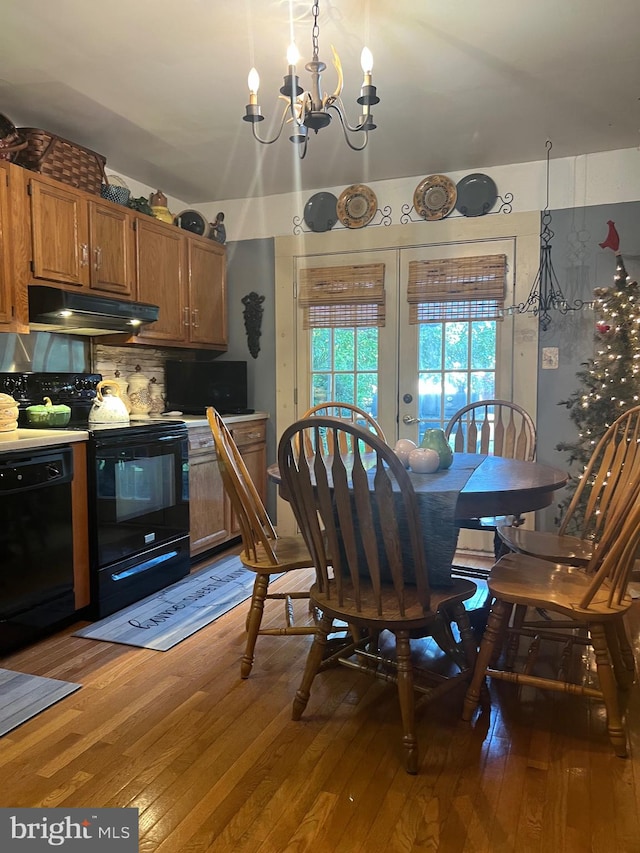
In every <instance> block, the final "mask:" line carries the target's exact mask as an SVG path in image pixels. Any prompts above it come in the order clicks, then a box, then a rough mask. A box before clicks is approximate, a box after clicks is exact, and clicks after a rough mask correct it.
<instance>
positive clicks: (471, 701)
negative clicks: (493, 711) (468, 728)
mask: <svg viewBox="0 0 640 853" xmlns="http://www.w3.org/2000/svg"><path fill="white" fill-rule="evenodd" d="M510 612H511V605H510V604H508V603H507V602H506V601H500V600H499V599H496V600H495V601H494V603H493V606H492V608H491V613H490V614H489V621H488V622H487V629H486V631H485V632H484V636H483V637H482V642H481V643H480V651H479V652H478V657H477V658H476V666H475V669H474V671H473V676H472V677H471V683H470V684H469V687H468V689H467V693H466V696H465V697H464V705H463V709H462V719H463V720H467V721H468V720H470V719H471V717H472V716H473V712H474V711H475V709H476V708H477V707H478V705H479V704H480V692H481V690H482V686H483V684H484V682H485V673H486V671H487V666H488V665H489V662H490V661H491V659H492V658H493V655H494V648H495V645H496V643H499V642H500V637H501V635H502V623H503V621H504V619H506V618H507V617H508V616H509V613H510Z"/></svg>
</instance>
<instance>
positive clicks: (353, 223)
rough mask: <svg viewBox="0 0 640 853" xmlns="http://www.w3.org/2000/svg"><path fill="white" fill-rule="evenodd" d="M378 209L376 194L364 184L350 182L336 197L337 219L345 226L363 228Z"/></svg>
mask: <svg viewBox="0 0 640 853" xmlns="http://www.w3.org/2000/svg"><path fill="white" fill-rule="evenodd" d="M377 209H378V199H377V198H376V194H375V193H374V191H373V190H372V189H371V188H370V187H367V186H365V185H364V184H351V186H350V187H347V188H346V190H343V191H342V192H341V193H340V197H339V198H338V210H337V213H338V219H339V220H340V222H342V224H343V225H345V226H346V227H347V228H363V227H364V226H365V225H368V224H369V222H371V220H372V219H373V217H374V216H375V213H376V210H377Z"/></svg>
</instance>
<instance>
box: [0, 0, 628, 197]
mask: <svg viewBox="0 0 640 853" xmlns="http://www.w3.org/2000/svg"><path fill="white" fill-rule="evenodd" d="M311 5H312V4H311V2H309V0H305V2H298V0H235V2H228V3H223V2H220V0H109V2H108V3H97V2H96V0H3V2H2V10H1V16H0V112H1V113H4V114H5V115H7V116H8V117H9V118H10V119H11V120H12V121H14V122H15V123H16V124H17V125H21V126H35V127H41V128H45V129H47V130H49V131H53V132H55V133H58V134H59V135H61V136H64V137H66V138H68V139H72V140H74V141H76V142H78V143H81V144H84V145H86V146H87V147H89V148H92V149H94V150H96V151H99V152H100V153H101V154H104V155H106V157H107V166H108V168H109V169H110V170H111V171H114V172H122V173H123V174H125V175H128V176H130V177H132V178H136V179H137V180H139V181H141V182H142V183H145V184H147V185H149V186H152V187H157V188H160V189H162V190H163V191H164V192H165V193H166V194H168V195H171V196H174V197H176V198H178V199H181V200H183V201H185V202H187V203H189V204H195V203H198V202H200V203H202V202H207V201H215V200H222V199H230V198H246V197H254V196H263V195H272V194H275V193H283V192H292V191H295V190H298V189H301V190H306V189H313V188H316V189H318V188H322V187H334V186H340V185H344V186H347V185H349V184H352V183H369V182H372V181H378V180H384V179H388V178H394V177H407V176H412V175H419V176H427V175H430V174H432V173H436V172H437V173H447V172H453V171H461V170H462V171H464V170H467V169H468V170H469V171H478V170H484V169H490V167H491V166H495V165H499V164H505V163H521V162H529V161H534V160H543V159H544V158H545V156H546V151H545V141H546V140H547V139H551V140H552V142H553V156H554V157H569V156H573V155H579V154H584V153H589V152H596V151H607V150H615V149H622V148H634V147H637V146H638V144H639V143H640V131H639V128H640V114H639V113H640V111H639V97H640V5H639V2H638V0H610V2H609V3H603V2H602V0H320V58H321V59H323V60H324V61H325V62H326V63H327V65H328V69H327V71H326V72H325V74H324V75H323V88H324V89H325V90H326V91H328V92H332V91H333V90H334V88H335V85H336V78H335V72H334V69H333V67H332V64H331V45H332V44H333V45H334V46H335V48H336V50H337V51H338V53H339V55H340V58H341V60H342V64H343V68H344V78H345V85H344V90H343V100H344V102H345V104H346V105H347V110H348V112H349V118H350V120H351V122H352V123H355V122H356V121H357V117H358V115H359V109H360V108H359V107H358V106H357V104H356V102H355V99H356V98H357V97H358V96H359V93H360V91H359V90H360V85H361V80H362V72H361V71H360V65H359V58H360V50H361V47H362V46H363V44H365V43H366V44H367V45H368V46H369V47H370V49H371V50H372V52H373V55H374V60H375V64H374V83H375V84H376V85H377V87H378V95H379V97H380V99H381V101H380V103H379V104H378V105H377V106H376V107H375V108H374V110H373V112H374V117H375V121H376V123H377V125H378V129H377V130H375V131H374V132H373V133H372V134H371V135H370V139H369V145H368V147H367V149H366V151H364V152H362V153H356V152H353V151H350V150H349V149H348V148H347V146H346V145H345V143H344V141H343V139H342V136H341V131H340V128H339V125H338V123H337V119H334V121H333V122H332V124H331V126H330V127H328V128H326V129H324V130H322V131H321V132H320V133H319V134H318V136H317V137H314V138H312V139H311V140H310V143H309V151H308V154H307V156H306V158H305V159H304V160H302V161H300V160H299V158H298V155H297V153H296V149H295V148H294V146H293V145H292V144H291V143H289V142H288V140H287V138H286V137H285V135H284V134H283V137H282V138H281V139H280V140H279V141H278V142H276V143H275V144H273V145H270V146H261V145H258V143H257V142H255V141H254V140H253V138H252V136H251V128H250V125H249V124H248V123H246V122H244V121H242V116H243V115H244V108H245V104H246V103H247V101H248V89H247V84H246V80H247V73H248V70H249V68H250V67H251V65H255V66H256V67H257V68H258V70H259V72H260V76H261V87H260V103H261V106H262V111H263V114H264V115H265V116H266V117H267V118H266V120H265V121H264V122H262V123H261V125H260V132H261V133H262V134H268V132H269V128H270V121H269V119H270V118H271V119H273V118H275V117H276V116H279V115H280V114H281V109H282V107H281V104H282V102H281V101H277V94H278V89H279V87H280V86H281V85H282V75H283V74H284V73H285V71H286V59H285V53H286V47H287V44H288V42H289V40H290V37H289V23H288V21H289V16H290V14H291V16H292V17H293V19H294V20H295V37H296V43H297V45H298V48H299V50H300V53H301V55H302V60H301V62H300V63H299V65H298V73H299V74H300V76H301V83H302V84H303V85H304V86H305V88H306V86H307V80H308V77H307V75H306V72H305V71H304V70H303V64H304V62H306V61H308V60H309V59H310V53H311V50H310V47H311V14H310V10H311Z"/></svg>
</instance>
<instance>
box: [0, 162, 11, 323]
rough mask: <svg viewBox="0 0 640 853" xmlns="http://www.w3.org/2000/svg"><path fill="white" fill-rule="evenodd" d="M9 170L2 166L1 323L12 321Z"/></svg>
mask: <svg viewBox="0 0 640 853" xmlns="http://www.w3.org/2000/svg"><path fill="white" fill-rule="evenodd" d="M9 237H10V228H9V170H8V169H7V168H6V167H4V166H0V323H3V324H9V323H11V320H12V319H13V318H12V312H11V267H10V264H9Z"/></svg>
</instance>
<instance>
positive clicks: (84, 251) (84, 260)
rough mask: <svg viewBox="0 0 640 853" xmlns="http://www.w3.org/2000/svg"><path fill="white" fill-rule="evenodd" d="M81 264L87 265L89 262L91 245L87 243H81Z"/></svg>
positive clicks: (82, 265)
mask: <svg viewBox="0 0 640 853" xmlns="http://www.w3.org/2000/svg"><path fill="white" fill-rule="evenodd" d="M80 251H81V255H80V266H81V267H86V266H87V265H88V263H89V247H88V246H87V244H86V243H80Z"/></svg>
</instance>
